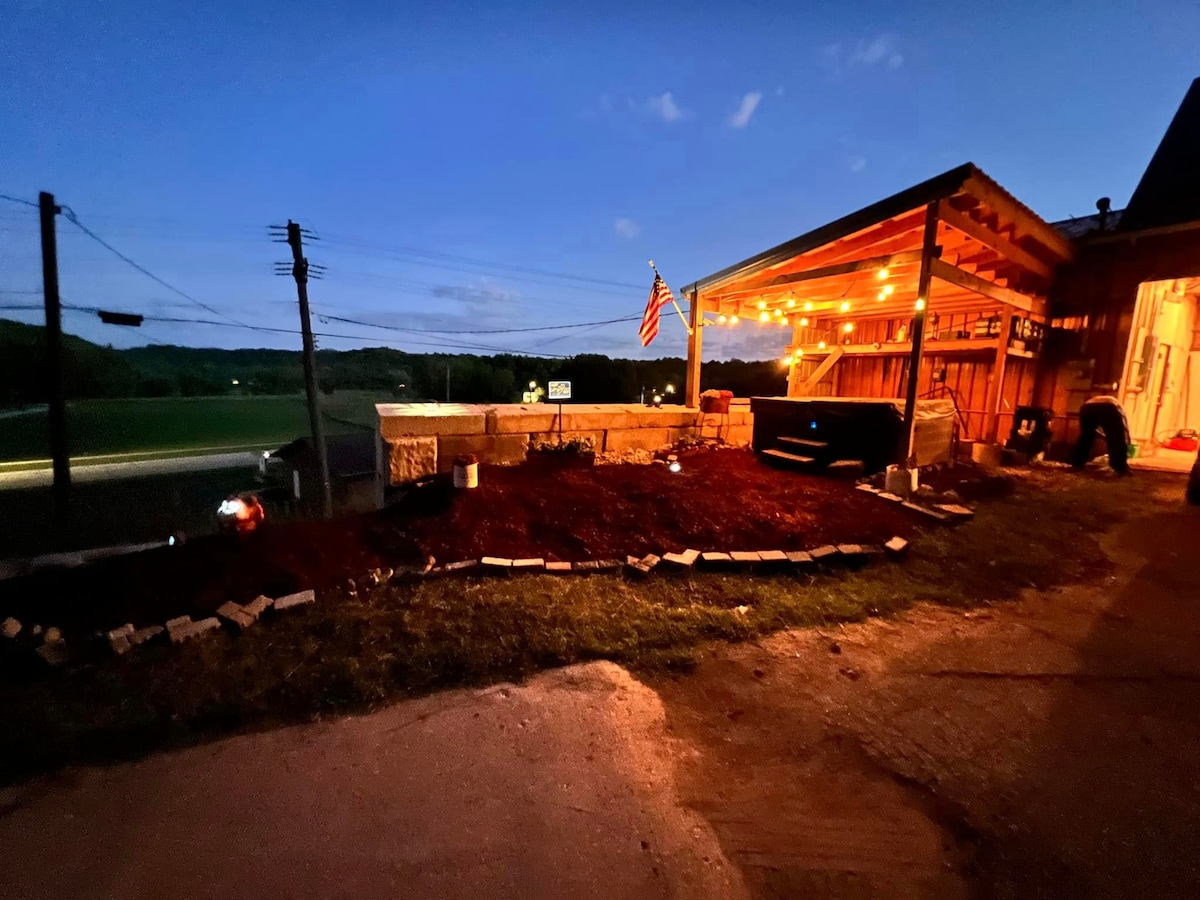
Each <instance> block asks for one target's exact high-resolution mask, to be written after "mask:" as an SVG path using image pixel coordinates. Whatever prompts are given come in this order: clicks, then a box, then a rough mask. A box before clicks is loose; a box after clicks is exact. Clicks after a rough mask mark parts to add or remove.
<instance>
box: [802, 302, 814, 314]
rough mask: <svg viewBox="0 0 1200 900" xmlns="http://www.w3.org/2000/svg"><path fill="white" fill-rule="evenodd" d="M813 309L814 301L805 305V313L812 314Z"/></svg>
mask: <svg viewBox="0 0 1200 900" xmlns="http://www.w3.org/2000/svg"><path fill="white" fill-rule="evenodd" d="M812 308H813V305H812V301H811V300H809V301H808V302H807V303H805V304H804V311H805V312H812Z"/></svg>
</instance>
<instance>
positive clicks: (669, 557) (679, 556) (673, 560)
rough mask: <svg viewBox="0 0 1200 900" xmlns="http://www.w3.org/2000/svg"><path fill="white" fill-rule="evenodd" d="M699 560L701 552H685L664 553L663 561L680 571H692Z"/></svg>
mask: <svg viewBox="0 0 1200 900" xmlns="http://www.w3.org/2000/svg"><path fill="white" fill-rule="evenodd" d="M699 558H700V551H699V550H684V551H683V552H682V553H664V554H663V557H662V561H663V562H664V563H668V564H670V565H672V566H674V567H676V568H679V569H690V568H691V567H692V566H694V565H695V564H696V560H698V559H699Z"/></svg>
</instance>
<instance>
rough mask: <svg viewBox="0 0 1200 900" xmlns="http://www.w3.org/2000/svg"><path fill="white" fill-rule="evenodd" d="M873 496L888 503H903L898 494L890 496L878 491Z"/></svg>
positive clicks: (890, 494)
mask: <svg viewBox="0 0 1200 900" xmlns="http://www.w3.org/2000/svg"><path fill="white" fill-rule="evenodd" d="M875 496H877V497H879V499H880V500H887V501H888V502H889V503H903V502H904V498H903V497H901V496H900V495H899V494H892V493H889V492H887V491H880V492H879V493H878V494H876V495H875Z"/></svg>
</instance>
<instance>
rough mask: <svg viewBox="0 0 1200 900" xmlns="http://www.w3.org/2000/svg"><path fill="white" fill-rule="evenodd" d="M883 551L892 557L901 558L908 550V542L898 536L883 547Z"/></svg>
mask: <svg viewBox="0 0 1200 900" xmlns="http://www.w3.org/2000/svg"><path fill="white" fill-rule="evenodd" d="M883 549H884V550H886V551H887V552H888V553H890V554H891V555H892V556H900V555H902V554H903V553H904V551H905V550H907V549H908V541H906V540H905V539H904V538H902V537H900V536H899V535H897V536H896V537H894V538H892V539H891V540H890V541H888V542H887V543H885V544H884V545H883Z"/></svg>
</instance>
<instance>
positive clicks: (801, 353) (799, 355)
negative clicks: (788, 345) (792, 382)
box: [796, 350, 804, 362]
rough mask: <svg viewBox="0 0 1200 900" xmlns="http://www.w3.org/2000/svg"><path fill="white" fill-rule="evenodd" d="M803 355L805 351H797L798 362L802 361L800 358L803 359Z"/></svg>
mask: <svg viewBox="0 0 1200 900" xmlns="http://www.w3.org/2000/svg"><path fill="white" fill-rule="evenodd" d="M803 355H804V351H803V350H797V351H796V362H799V361H800V357H802V356H803Z"/></svg>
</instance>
